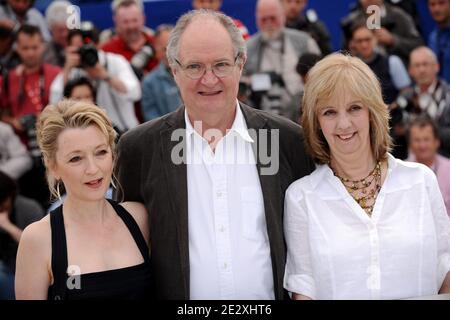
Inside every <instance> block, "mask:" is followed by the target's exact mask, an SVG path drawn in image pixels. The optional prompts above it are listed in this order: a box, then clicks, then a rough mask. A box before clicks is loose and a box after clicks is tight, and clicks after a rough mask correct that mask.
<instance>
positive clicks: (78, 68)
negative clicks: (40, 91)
mask: <svg viewBox="0 0 450 320" xmlns="http://www.w3.org/2000/svg"><path fill="white" fill-rule="evenodd" d="M87 30H90V31H89V32H88V31H82V30H78V29H74V30H71V31H70V32H69V36H68V40H69V41H68V43H69V46H68V47H67V48H66V62H65V65H64V68H63V71H61V73H60V74H59V75H58V76H57V77H56V79H55V80H54V81H53V83H52V86H51V89H50V103H55V102H57V101H58V100H60V99H61V98H62V97H63V90H64V86H65V84H66V83H67V81H68V80H71V79H74V78H76V77H81V76H85V77H88V78H89V79H90V80H91V81H93V82H94V84H95V86H96V89H97V98H96V101H97V104H98V105H99V106H100V107H102V108H104V109H105V110H106V113H107V114H108V116H109V117H110V119H111V121H112V122H113V124H114V126H115V128H116V130H117V131H118V132H119V133H123V132H125V131H127V130H128V129H131V128H134V127H136V126H137V125H138V124H139V123H138V120H137V118H136V114H135V113H134V104H133V103H134V102H135V101H137V100H139V99H140V98H141V86H140V83H139V80H138V79H137V77H136V75H135V74H134V72H133V70H132V69H131V66H130V64H129V63H128V62H127V61H126V60H125V58H124V57H122V56H121V55H118V54H114V53H110V52H104V51H102V50H98V49H96V47H95V45H96V44H97V41H98V36H97V34H96V31H95V29H93V28H92V27H89V28H87ZM86 39H89V40H88V41H90V42H89V43H86ZM87 44H89V45H90V47H89V48H88V47H87V46H86V45H87ZM80 48H83V49H85V50H82V51H81V52H80Z"/></svg>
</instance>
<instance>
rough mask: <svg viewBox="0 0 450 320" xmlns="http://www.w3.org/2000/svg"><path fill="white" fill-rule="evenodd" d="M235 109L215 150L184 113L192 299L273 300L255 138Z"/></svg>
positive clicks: (271, 275)
mask: <svg viewBox="0 0 450 320" xmlns="http://www.w3.org/2000/svg"><path fill="white" fill-rule="evenodd" d="M236 110H237V111H236V117H235V120H234V122H233V125H232V127H231V129H230V130H229V131H228V133H227V134H226V135H225V137H223V138H222V139H221V140H220V141H219V142H218V144H217V146H216V148H215V153H213V152H212V150H211V148H210V146H209V145H208V142H207V141H206V140H205V139H204V138H203V137H201V136H200V135H199V134H198V133H197V132H196V131H195V130H194V128H193V126H192V124H191V122H190V120H189V118H188V116H187V113H185V121H186V147H187V153H186V154H187V159H188V164H187V183H188V223H189V229H188V230H189V262H190V297H191V299H214V300H216V299H274V284H273V273H272V262H271V257H270V247H269V238H268V235H267V226H266V218H265V212H264V202H263V196H262V190H261V185H260V182H259V176H258V172H257V168H256V165H255V164H256V161H255V158H254V155H253V152H252V143H254V142H253V139H252V138H251V137H250V135H249V132H248V130H247V125H246V122H245V120H244V117H243V114H242V112H241V109H240V107H239V104H237V108H236ZM195 125H196V124H194V126H195Z"/></svg>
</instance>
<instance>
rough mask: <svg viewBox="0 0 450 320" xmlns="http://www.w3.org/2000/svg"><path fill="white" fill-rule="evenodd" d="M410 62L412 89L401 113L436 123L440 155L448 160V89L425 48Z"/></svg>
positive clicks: (449, 142) (431, 54) (449, 113)
mask: <svg viewBox="0 0 450 320" xmlns="http://www.w3.org/2000/svg"><path fill="white" fill-rule="evenodd" d="M409 59H410V62H409V74H410V75H411V78H412V79H413V80H414V82H415V85H414V86H413V87H412V90H411V94H410V99H408V101H407V102H408V104H405V108H404V109H405V111H406V112H408V115H409V116H413V115H414V114H421V113H423V114H427V115H428V116H429V117H430V118H431V119H433V121H435V123H436V125H437V128H438V133H439V137H440V140H441V145H440V149H439V153H441V154H442V155H444V156H446V157H450V87H449V85H448V83H447V82H446V81H445V80H443V79H441V78H439V77H438V74H439V67H440V65H439V63H438V59H437V57H436V55H435V54H434V52H433V51H432V50H430V49H429V48H428V47H419V48H416V49H414V50H413V51H412V52H411V55H410V58H409Z"/></svg>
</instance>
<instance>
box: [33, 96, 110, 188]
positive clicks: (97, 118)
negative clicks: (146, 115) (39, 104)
mask: <svg viewBox="0 0 450 320" xmlns="http://www.w3.org/2000/svg"><path fill="white" fill-rule="evenodd" d="M89 126H96V127H97V128H98V129H99V130H100V131H101V132H102V133H103V134H104V136H105V137H106V138H107V141H108V145H109V147H110V148H111V152H112V154H113V157H114V152H115V141H116V136H117V133H116V131H115V130H114V128H113V125H112V123H111V121H110V120H109V118H108V116H107V115H106V113H105V111H104V110H103V109H101V108H99V107H98V106H96V105H95V104H93V103H90V102H86V101H75V100H61V101H59V102H58V103H56V104H54V105H48V106H47V107H45V108H44V110H43V111H42V113H41V115H40V116H39V119H38V121H37V124H36V129H37V140H38V144H39V148H40V149H41V152H42V157H43V160H44V164H45V167H46V168H47V182H48V187H49V189H50V192H51V194H52V195H53V196H54V197H59V194H58V192H57V188H56V185H57V183H58V182H57V181H56V179H55V177H53V175H52V174H51V170H49V169H51V168H53V167H54V166H55V164H56V151H57V149H58V143H57V142H58V141H57V140H58V137H59V135H60V134H61V132H63V131H64V130H65V129H69V128H87V127H89ZM114 158H115V157H114Z"/></svg>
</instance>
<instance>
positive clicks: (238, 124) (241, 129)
mask: <svg viewBox="0 0 450 320" xmlns="http://www.w3.org/2000/svg"><path fill="white" fill-rule="evenodd" d="M184 121H185V123H186V137H190V136H191V135H192V134H194V132H195V133H197V132H196V131H195V130H194V127H193V126H192V123H191V121H190V120H189V116H188V113H187V109H186V108H185V109H184ZM230 132H236V133H237V134H238V135H239V136H240V137H241V138H242V139H243V140H244V141H247V142H250V143H253V142H254V140H253V139H252V138H251V136H250V134H249V132H248V128H247V123H246V122H245V118H244V114H243V113H242V110H241V107H240V106H239V102H238V101H237V100H236V115H235V117H234V121H233V124H232V126H231V128H230V129H228V130H227V134H226V135H228V134H229V133H230ZM197 134H198V133H197Z"/></svg>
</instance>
